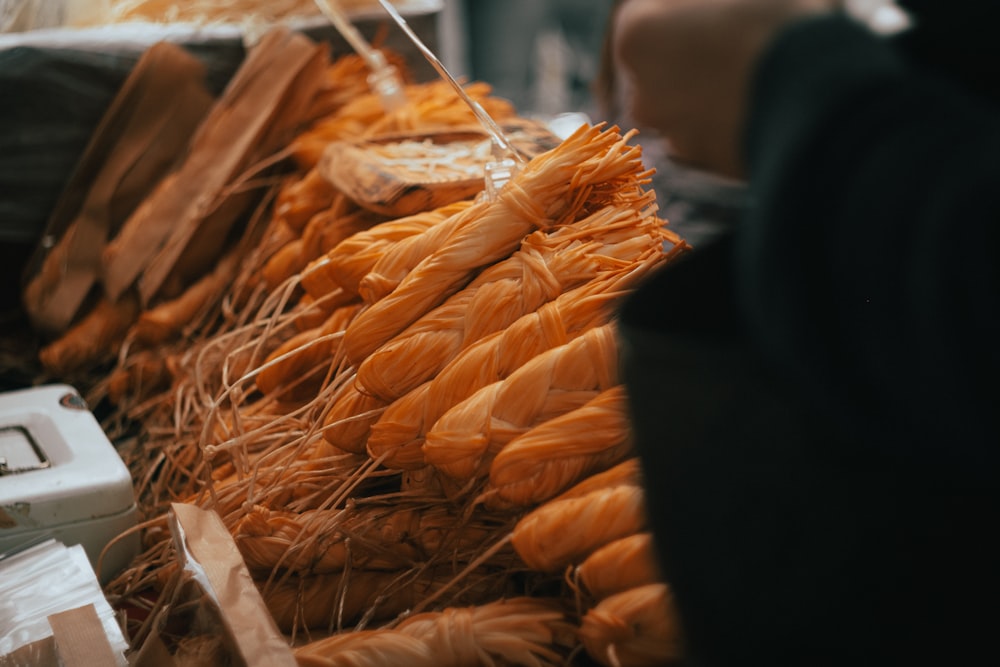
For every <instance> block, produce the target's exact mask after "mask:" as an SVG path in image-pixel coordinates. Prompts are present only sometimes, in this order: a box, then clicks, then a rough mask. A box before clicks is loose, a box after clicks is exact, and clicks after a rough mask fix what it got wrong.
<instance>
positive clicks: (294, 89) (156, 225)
mask: <svg viewBox="0 0 1000 667" xmlns="http://www.w3.org/2000/svg"><path fill="white" fill-rule="evenodd" d="M327 61H328V55H327V53H326V49H325V47H320V46H318V45H316V44H315V43H314V42H312V41H311V40H310V39H308V38H307V37H305V36H303V35H300V34H296V33H292V32H290V31H289V30H288V29H286V28H275V29H273V30H271V31H270V32H268V33H267V34H266V35H265V36H264V37H263V38H262V39H261V41H260V42H258V43H257V44H256V45H255V46H254V47H253V49H251V50H250V52H249V53H248V54H247V58H246V60H245V61H244V63H243V64H242V65H241V66H240V69H239V70H237V72H236V75H235V76H234V78H233V80H232V81H230V83H229V85H228V86H227V87H226V90H225V91H224V92H223V94H222V96H221V97H220V99H219V100H218V102H217V103H216V104H215V106H214V107H213V108H212V110H211V111H210V112H209V114H208V116H207V117H206V118H205V120H204V122H203V123H202V125H201V126H200V127H199V129H198V131H197V134H196V135H195V136H194V138H193V139H192V142H191V147H190V151H189V153H188V155H187V157H186V159H185V161H184V163H183V164H182V165H181V166H180V168H179V169H178V170H177V171H176V172H174V173H173V174H171V177H170V178H168V179H165V180H164V181H163V182H162V183H161V184H160V186H159V187H158V188H157V189H156V190H155V191H154V192H153V193H152V194H151V195H150V197H148V198H147V199H146V201H144V202H143V204H142V205H141V206H140V207H139V208H138V209H137V210H136V211H135V213H134V214H133V215H132V216H131V217H130V218H129V219H128V220H127V221H126V223H125V225H124V226H123V228H122V230H121V232H120V233H119V234H118V236H117V237H116V238H115V239H113V240H112V241H111V242H110V243H109V244H108V245H107V246H106V248H105V250H104V253H103V257H102V263H103V269H104V273H103V277H104V287H105V291H106V293H107V294H108V295H109V296H110V298H112V299H117V298H118V297H119V296H121V295H122V294H123V293H124V292H125V291H126V290H127V289H129V288H131V287H132V286H133V285H135V284H136V283H137V282H138V283H139V288H140V296H141V300H142V303H143V306H148V305H149V304H150V302H151V301H152V300H153V299H154V297H156V296H158V295H160V292H161V288H163V287H164V285H165V284H166V283H167V282H168V279H170V278H171V277H172V275H173V274H174V271H175V268H176V267H177V264H178V262H179V261H180V260H181V259H183V258H184V256H185V254H188V255H189V256H190V257H189V262H188V266H186V267H184V269H183V270H182V271H181V275H179V276H173V278H174V279H173V282H171V283H170V284H169V289H168V290H167V293H166V294H164V295H163V296H166V297H171V296H176V294H177V293H179V291H180V290H181V289H183V287H184V286H185V284H186V282H188V281H190V280H191V279H192V278H193V277H195V276H197V275H199V274H200V273H201V272H204V271H205V270H206V269H207V266H208V264H210V263H211V261H212V260H213V259H214V258H217V257H218V256H219V255H221V254H222V252H223V251H224V250H225V247H224V241H225V240H226V237H227V235H228V234H229V232H230V230H231V228H232V226H233V224H234V223H235V221H236V220H237V218H238V217H239V216H240V215H241V214H242V213H244V212H245V211H246V209H247V207H248V206H249V205H250V204H252V202H253V198H252V197H251V196H249V195H248V194H247V193H241V192H239V191H238V188H236V187H235V186H236V184H237V181H238V180H239V177H240V176H241V174H242V173H243V172H244V171H245V170H247V169H248V168H250V167H251V166H252V165H253V164H254V163H255V162H256V161H257V160H259V159H261V158H262V157H264V156H268V155H270V154H271V153H273V152H275V151H277V150H279V149H280V148H282V147H284V145H285V144H286V143H287V141H288V139H289V135H288V132H289V131H291V129H292V128H293V127H295V126H297V124H298V123H299V122H300V117H301V111H300V112H299V113H296V109H298V107H304V105H305V104H306V103H307V102H308V101H309V100H311V99H312V97H313V96H314V94H315V92H316V91H317V90H318V89H319V86H320V84H321V81H322V74H323V70H324V67H325V64H326V63H327ZM282 142H284V143H282ZM203 225H204V228H202V226H203Z"/></svg>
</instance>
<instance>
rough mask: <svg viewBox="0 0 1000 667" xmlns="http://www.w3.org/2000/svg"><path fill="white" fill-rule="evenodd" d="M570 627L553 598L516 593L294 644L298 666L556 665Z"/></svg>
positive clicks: (561, 662)
mask: <svg viewBox="0 0 1000 667" xmlns="http://www.w3.org/2000/svg"><path fill="white" fill-rule="evenodd" d="M569 632H571V627H570V625H569V623H568V622H567V621H566V618H565V614H564V612H563V611H562V610H561V609H560V607H559V605H558V604H557V602H556V601H554V600H547V599H543V598H529V597H516V598H510V599H506V600H498V601H494V602H489V603H486V604H481V605H477V606H474V607H449V608H446V609H444V610H442V611H439V612H424V613H422V614H417V615H415V616H411V617H409V618H406V619H404V620H403V621H402V622H400V623H399V624H398V625H396V626H395V627H393V628H389V629H379V630H361V631H356V632H348V633H343V634H339V635H334V636H332V637H327V638H324V639H319V640H317V641H314V642H311V643H309V644H306V645H305V646H303V647H301V648H298V649H296V651H295V659H296V661H297V662H298V664H299V665H300V666H301V667H335V666H337V665H352V666H354V667H367V666H371V667H376V666H378V665H409V666H411V667H423V666H426V667H448V666H454V667H461V666H463V665H494V664H511V665H536V666H538V667H541V666H542V665H560V664H564V661H565V656H564V655H563V654H562V653H560V652H559V651H557V650H556V647H557V646H558V645H559V643H560V641H561V640H563V638H564V637H565V636H566V635H567V634H568V633H569Z"/></svg>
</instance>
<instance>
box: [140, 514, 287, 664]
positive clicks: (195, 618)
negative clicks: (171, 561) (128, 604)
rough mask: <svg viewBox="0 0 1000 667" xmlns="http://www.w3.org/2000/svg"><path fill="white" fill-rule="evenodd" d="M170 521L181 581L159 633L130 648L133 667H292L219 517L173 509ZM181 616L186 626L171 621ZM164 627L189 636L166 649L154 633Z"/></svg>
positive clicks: (160, 621) (163, 614) (284, 644)
mask: <svg viewBox="0 0 1000 667" xmlns="http://www.w3.org/2000/svg"><path fill="white" fill-rule="evenodd" d="M168 519H169V522H170V529H171V533H172V534H173V539H174V546H175V549H176V552H177V554H178V560H179V561H180V562H179V564H180V566H181V568H182V572H181V573H180V575H179V576H180V578H181V580H180V583H179V584H178V585H177V586H176V587H175V588H174V591H173V593H172V594H171V595H172V599H173V603H172V604H171V605H168V606H165V607H163V609H162V610H161V611H160V613H159V618H158V619H157V620H156V622H155V623H154V624H155V625H157V626H158V627H159V629H158V630H157V631H155V632H154V633H153V634H151V635H150V636H149V637H147V638H146V639H145V641H144V642H143V643H142V646H138V647H135V648H136V649H137V650H136V653H135V654H134V655H133V656H131V659H130V663H131V664H132V665H134V666H135V667H171V666H178V667H180V666H188V665H195V664H199V665H200V664H215V665H219V664H232V665H246V666H247V667H295V665H296V662H295V657H294V655H293V653H292V650H291V648H290V647H289V645H288V642H287V640H286V639H285V637H284V636H283V635H282V634H281V633H280V632H279V631H278V628H277V626H276V625H275V623H274V619H273V618H272V617H271V614H270V612H269V611H268V610H267V607H266V606H265V605H264V600H263V598H262V597H261V595H260V592H259V591H258V590H257V586H256V584H254V581H253V579H252V578H251V577H250V572H249V570H247V568H246V564H245V563H244V562H243V557H242V555H241V554H240V552H239V549H238V548H237V547H236V542H234V541H233V538H232V536H231V535H230V533H229V531H228V530H227V529H226V526H225V524H223V523H222V519H221V518H220V517H219V515H218V514H217V513H216V512H214V511H211V510H206V509H203V508H200V507H198V506H196V505H189V504H185V503H174V504H173V505H172V506H171V509H170V512H169V515H168ZM168 588H169V587H168ZM180 609H183V610H184V611H183V613H184V615H185V619H178V618H176V617H171V615H172V614H175V613H180V612H179V611H178V610H180ZM181 620H183V622H179V621H181ZM168 625H169V626H171V627H172V628H174V629H176V628H177V627H179V626H185V627H186V628H187V629H188V632H187V634H186V635H185V636H183V637H181V638H180V639H179V640H177V641H174V642H170V641H164V639H163V637H161V635H160V634H159V632H160V629H163V628H166V627H167V626H168ZM174 639H176V638H174ZM171 644H173V646H171Z"/></svg>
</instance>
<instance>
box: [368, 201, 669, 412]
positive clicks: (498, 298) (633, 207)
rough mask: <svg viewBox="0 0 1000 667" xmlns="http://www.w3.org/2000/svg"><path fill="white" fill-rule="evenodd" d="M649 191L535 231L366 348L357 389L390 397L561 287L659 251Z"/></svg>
mask: <svg viewBox="0 0 1000 667" xmlns="http://www.w3.org/2000/svg"><path fill="white" fill-rule="evenodd" d="M648 194H649V195H650V196H647V197H642V198H640V199H639V200H637V201H635V202H627V203H622V204H620V205H619V204H613V205H610V206H608V207H606V208H603V209H600V210H599V211H597V212H596V213H594V214H592V215H591V216H589V217H587V218H585V219H584V220H582V221H580V222H579V223H575V224H573V225H566V226H564V227H560V228H558V229H557V230H556V231H555V232H554V233H552V234H544V233H542V232H535V233H533V234H531V235H529V236H528V237H527V238H526V239H525V240H524V241H523V242H522V244H521V248H520V249H519V250H518V251H517V252H515V253H514V254H512V255H511V256H510V257H508V258H507V259H505V260H503V261H501V262H499V263H497V264H494V265H493V266H490V267H488V268H486V269H485V270H484V271H483V272H482V273H481V274H479V276H477V277H476V278H475V279H474V280H473V281H472V282H471V283H469V284H468V285H467V286H466V287H465V288H463V289H462V290H460V291H459V292H457V293H456V294H454V295H452V296H451V297H449V298H448V299H447V300H446V301H445V302H444V303H443V304H442V305H441V306H438V307H437V308H434V309H432V310H431V311H429V312H428V313H427V314H425V315H423V316H422V317H421V318H420V319H419V320H417V321H416V322H414V323H413V324H412V325H410V326H409V327H407V329H406V330H404V331H403V332H401V333H400V334H399V335H398V336H396V337H394V338H393V339H392V340H390V341H389V342H387V343H386V344H385V345H383V346H382V347H380V348H379V349H377V350H376V351H374V352H373V353H372V354H371V355H369V356H368V357H367V358H366V359H365V360H364V361H363V362H362V363H361V365H360V366H359V367H358V381H359V382H360V383H361V385H362V386H363V387H364V389H365V391H367V392H370V393H372V394H374V395H375V396H378V397H379V398H382V399H383V400H386V401H392V400H395V399H396V398H399V397H400V396H402V395H403V394H406V393H408V392H409V391H411V390H413V389H416V388H417V387H418V386H419V385H421V384H423V383H424V382H426V381H427V380H430V379H432V378H433V377H434V376H435V375H437V374H438V373H439V372H440V371H441V370H442V369H443V368H444V367H445V366H446V365H447V363H448V362H450V361H451V360H452V359H454V358H455V356H456V355H457V354H458V353H459V352H460V351H461V349H462V348H464V347H467V346H468V345H470V344H471V343H473V342H475V341H477V340H479V339H481V338H484V337H485V336H487V335H489V334H491V333H493V332H495V331H499V330H501V329H504V328H506V327H507V326H509V325H510V324H512V323H513V322H514V321H516V320H517V319H518V318H519V317H521V316H523V315H525V314H527V313H532V312H535V311H536V310H537V309H538V308H539V307H541V306H542V305H543V304H544V303H547V302H549V301H551V300H552V299H554V298H556V297H557V296H558V295H559V294H562V293H563V292H564V291H566V290H569V289H572V288H574V287H577V286H579V285H581V284H583V283H585V282H588V281H589V280H592V279H593V278H595V277H596V276H597V275H598V274H599V273H600V272H602V271H604V270H607V269H609V268H613V267H615V266H617V265H622V264H625V265H627V264H628V263H629V262H639V261H641V260H642V258H643V257H644V256H649V254H650V253H656V254H660V253H661V252H662V250H661V249H662V245H663V240H664V239H663V235H662V234H661V233H660V230H661V229H662V223H661V222H660V221H657V220H656V218H655V217H654V216H652V215H647V214H644V212H643V210H644V209H645V208H646V207H645V206H644V204H648V203H649V202H651V195H652V193H648Z"/></svg>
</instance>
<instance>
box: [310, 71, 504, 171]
mask: <svg viewBox="0 0 1000 667" xmlns="http://www.w3.org/2000/svg"><path fill="white" fill-rule="evenodd" d="M403 92H404V94H405V96H406V103H405V104H402V105H400V108H398V109H393V110H390V111H387V110H386V109H385V105H384V103H383V101H382V98H381V97H380V96H379V95H378V94H377V93H373V92H370V91H369V92H367V93H365V94H361V95H358V96H356V97H354V99H352V100H351V101H350V102H348V103H347V104H345V105H344V106H342V107H340V109H339V110H338V111H337V112H336V113H335V114H333V115H332V116H330V117H328V118H324V119H321V120H319V121H317V122H316V123H314V124H313V126H312V127H311V128H309V129H308V130H307V131H305V132H303V133H302V134H300V135H299V136H298V137H296V139H295V141H294V142H293V143H292V146H291V148H292V151H293V154H294V156H295V160H296V162H297V163H298V164H299V165H300V166H301V167H302V168H303V169H311V168H312V167H315V166H316V165H317V164H318V163H319V161H320V158H321V157H322V155H323V151H324V150H325V149H326V147H327V145H328V144H330V143H331V142H333V141H339V140H342V139H359V138H365V137H376V136H380V135H386V134H402V133H406V132H414V131H431V130H435V129H447V128H453V127H461V126H471V125H476V123H477V120H476V117H475V116H474V115H473V114H472V110H471V109H469V107H468V105H466V103H465V102H464V101H463V100H462V98H460V97H459V96H458V94H457V93H456V92H455V91H454V89H452V88H451V86H450V85H449V84H448V83H447V82H445V81H441V80H435V81H431V82H428V83H417V84H409V85H406V86H404V87H403ZM465 92H466V93H467V94H468V95H469V97H471V98H472V99H473V100H475V101H476V102H478V103H479V104H480V105H481V106H482V107H483V109H485V110H486V112H487V113H488V114H490V116H492V117H493V118H494V119H496V120H497V121H500V122H502V121H504V120H506V119H510V118H513V117H514V116H515V111H514V107H513V105H511V103H510V102H508V101H507V100H504V99H501V98H498V97H492V96H491V93H492V88H491V87H490V86H489V84H486V83H483V82H473V83H470V84H468V85H467V86H465Z"/></svg>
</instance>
